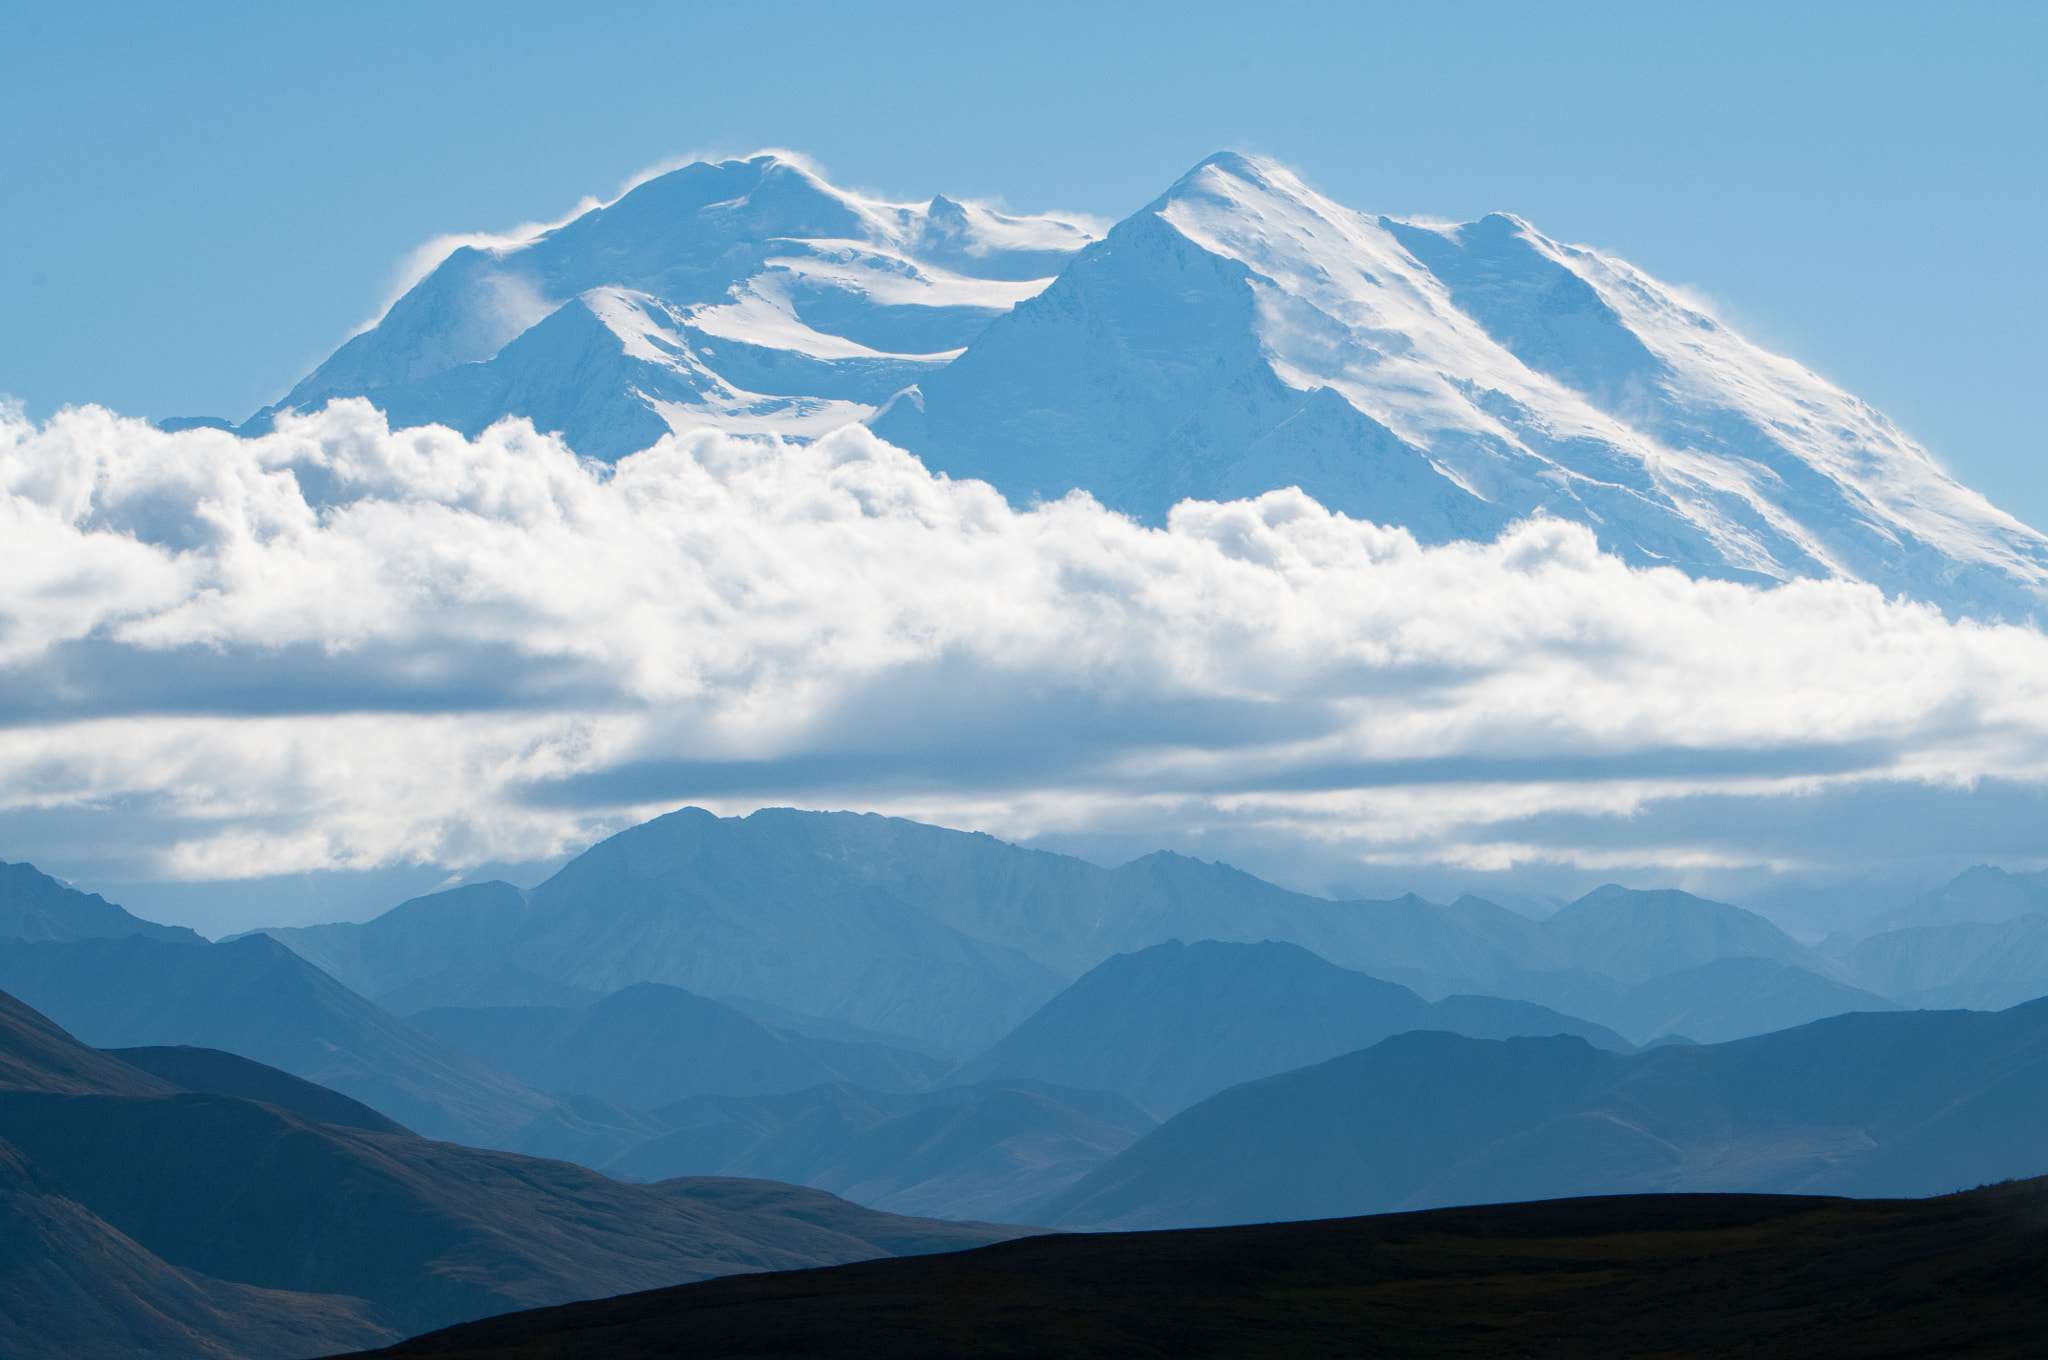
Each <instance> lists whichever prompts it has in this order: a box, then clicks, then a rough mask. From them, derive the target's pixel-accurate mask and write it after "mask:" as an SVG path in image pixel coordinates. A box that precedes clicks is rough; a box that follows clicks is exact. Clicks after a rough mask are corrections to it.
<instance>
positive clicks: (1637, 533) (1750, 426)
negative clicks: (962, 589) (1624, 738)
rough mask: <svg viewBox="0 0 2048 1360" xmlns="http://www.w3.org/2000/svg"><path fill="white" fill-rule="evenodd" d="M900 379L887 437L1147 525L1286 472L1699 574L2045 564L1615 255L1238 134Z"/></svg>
mask: <svg viewBox="0 0 2048 1360" xmlns="http://www.w3.org/2000/svg"><path fill="white" fill-rule="evenodd" d="M919 386H920V395H921V398H922V400H921V402H920V403H919V404H918V405H917V406H915V407H912V406H909V405H906V404H904V403H898V404H897V405H896V406H894V407H892V408H891V409H890V410H889V411H888V412H886V413H884V414H883V415H881V416H878V417H877V418H876V420H875V422H874V425H875V429H876V431H877V433H880V434H882V435H883V436H884V437H885V438H888V439H890V440H891V441H893V442H896V443H899V444H902V445H903V446H904V447H906V448H909V449H910V450H912V451H913V452H915V453H917V454H919V455H920V456H921V457H923V458H924V459H925V461H926V462H927V463H929V464H930V465H932V466H933V467H936V468H940V469H943V470H944V471H947V472H949V473H952V474H953V475H955V476H974V477H981V478H984V479H986V480H988V481H990V482H993V483H994V484H995V485H996V486H998V487H999V488H1001V489H1002V490H1003V491H1005V492H1006V493H1007V494H1008V495H1010V496H1011V497H1012V498H1013V499H1015V500H1020V501H1028V500H1030V499H1033V498H1037V497H1047V498H1051V497H1056V496H1058V495H1060V494H1062V493H1063V492H1065V491H1066V490H1067V489H1068V488H1069V487H1073V486H1082V487H1086V488H1087V489H1089V490H1090V491H1093V492H1094V493H1095V494H1096V495H1097V496H1098V497H1099V498H1101V499H1103V500H1104V501H1105V502H1106V503H1108V504H1110V505H1112V506H1115V507H1117V508H1120V509H1125V510H1128V511H1130V512H1132V513H1134V514H1138V515H1140V516H1142V517H1145V518H1148V519H1154V520H1156V519H1160V518H1163V517H1164V515H1165V512H1166V511H1167V509H1168V508H1169V507H1170V506H1171V505H1172V503H1173V502H1174V501H1175V500H1177V499H1179V498H1180V497H1183V496H1195V497H1199V498H1203V499H1218V498H1228V497H1235V496H1241V495H1246V494H1252V493H1256V492H1258V491H1263V490H1266V489H1270V488H1272V487H1275V486H1282V485H1288V484H1290V483H1292V484H1298V485H1300V486H1301V487H1302V489H1303V490H1305V491H1307V492H1308V493H1309V494H1311V495H1313V496H1315V497H1316V498H1317V499H1318V500H1320V501H1322V502H1323V503H1324V504H1326V505H1328V506H1330V507H1331V508H1333V509H1338V510H1342V511H1344V512H1346V513H1349V514H1353V515H1358V516H1362V517H1366V518H1371V519H1375V520H1379V521H1382V522H1396V523H1412V524H1413V526H1414V527H1415V529H1416V530H1417V532H1418V534H1419V536H1421V537H1422V538H1423V539H1424V540H1425V541H1428V540H1440V539H1443V538H1470V537H1485V536H1488V535H1489V534H1490V533H1491V530H1492V528H1493V527H1495V526H1497V525H1498V524H1499V523H1500V522H1501V521H1502V520H1503V519H1504V518H1510V517H1521V516H1526V515H1531V514H1548V515H1555V516H1559V517H1562V518H1566V519H1572V520H1577V521H1579V522H1581V523H1585V524H1588V525H1590V526H1592V527H1593V528H1594V530H1595V531H1596V533H1597V534H1598V535H1599V538H1600V541H1601V543H1602V546H1603V547H1605V548H1607V549H1608V550H1609V551H1613V552H1617V553H1619V554H1620V555H1621V556H1622V557H1624V558H1625V559H1627V560H1629V561H1631V562H1635V563H1638V564H1642V565H1673V566H1679V567H1682V568H1684V569H1685V570H1687V571H1688V572H1690V573H1692V574H1695V575H1707V576H1725V577H1732V578H1735V579H1743V580H1755V581H1774V580H1786V579H1791V578H1794V577H1801V576H1809V577H1816V576H1817V577H1826V576H1836V575H1841V576H1852V577H1857V578H1860V579H1864V580H1869V581H1873V582H1875V583H1877V584H1879V585H1881V586H1882V587H1884V588H1885V589H1886V590H1887V591H1899V590H1904V591H1907V592H1908V593H1914V594H1918V595H1920V596H1921V597H1922V598H1929V599H1934V600H1937V601H1939V602H1942V603H1944V604H1946V605H1949V606H1950V607H1955V608H1985V609H1991V610H1999V609H2004V610H2008V611H2013V612H2016V613H2018V614H2020V615H2024V614H2026V613H2029V612H2030V611H2031V610H2032V609H2033V608H2035V606H2036V604H2037V602H2038V600H2039V598H2040V593H2041V591H2042V588H2043V586H2044V584H2048V539H2044V538H2043V537H2042V536H2041V535H2039V534H2037V533H2035V532H2034V531H2032V530H2030V529H2028V528H2026V527H2025V526H2024V525H2022V524H2020V523H2019V522H2018V521H2017V520H2014V519H2013V518H2012V517H2011V516H2009V515H2005V514H2003V513H2001V512H2000V511H1998V510H1996V509H1994V508H1993V507H1992V506H1990V505H1989V504H1988V503H1987V502H1985V501H1984V500H1983V498H1982V497H1980V496H1977V495H1976V494H1974V493H1973V492H1970V491H1969V490H1967V489H1966V488H1964V487H1962V486H1960V485H1958V484H1957V483H1955V482H1954V481H1953V480H1951V479H1950V478H1948V477H1947V476H1946V475H1945V474H1944V473H1943V472H1941V470H1940V469H1939V468H1938V467H1937V466H1936V465H1935V463H1934V462H1933V460H1932V459H1931V458H1929V457H1928V455H1927V454H1926V453H1925V451H1923V450H1922V449H1920V448H1919V447H1918V446H1917V445H1915V444H1913V443H1912V441H1911V440H1909V439H1908V438H1907V437H1906V436H1905V435H1904V434H1902V433H1901V432H1900V431H1899V430H1898V429H1896V428H1895V427H1894V426H1892V425H1891V424H1890V423H1889V422H1888V421H1886V420H1885V419H1884V418H1883V417H1882V416H1880V415H1878V414H1877V413H1876V412H1874V411H1872V410H1870V409H1869V408H1868V407H1867V406H1865V405H1864V404H1863V403H1861V402H1859V401H1857V400H1855V399H1854V398H1852V397H1850V396H1848V395H1847V394H1846V393H1843V392H1841V391H1840V390H1839V389H1836V388H1834V387H1832V386H1830V385H1829V384H1827V383H1826V382H1824V381H1823V380H1822V379H1820V378H1818V377H1816V376H1815V375H1813V374H1812V373H1809V372H1807V371H1806V370H1804V369H1802V368H1800V367H1799V366H1798V365H1796V364H1794V363H1792V362H1790V361H1789V360H1785V359H1781V358H1778V357H1776V356H1773V355H1769V354H1766V353H1764V352H1763V351H1762V350H1759V349H1757V348H1756V347H1755V346H1753V345H1750V344H1749V343H1748V342H1747V341H1744V340H1743V339H1741V337H1739V336H1737V335H1735V334H1734V333H1733V332H1732V331H1730V330H1728V329H1727V328H1726V327H1725V326H1723V325H1722V324H1721V323H1719V322H1718V321H1716V320H1714V319H1713V318H1712V317H1710V316H1707V315H1706V314H1704V313H1703V312H1701V311H1700V310H1698V309H1697V308H1696V307H1694V306H1691V305H1689V304H1688V303H1687V302H1686V301H1685V300H1684V299H1682V298H1681V297H1680V296H1679V295H1678V294H1677V293H1676V292H1675V291H1673V290H1671V289H1668V288H1666V287H1664V286H1663V285H1661V284H1659V283H1657V282H1656V281H1655V280H1653V279H1650V278H1649V277H1648V276H1646V275H1644V274H1642V273H1641V272H1640V271H1637V270H1635V269H1632V268H1630V267H1629V266H1628V265H1626V264H1624V263H1622V262H1621V261H1618V260H1614V259H1611V258H1609V257H1606V256H1602V255H1600V254H1598V253H1596V252H1593V251H1589V250H1585V249H1581V248H1578V247H1572V246H1565V245H1560V244H1559V243H1557V242H1554V241H1550V240H1548V239H1547V238H1545V237H1543V236H1542V235H1540V234H1539V233H1537V232H1536V231H1535V230H1534V229H1533V228H1531V227H1530V226H1528V224H1526V223H1524V222H1522V221H1520V220H1519V219H1516V218H1513V217H1510V216H1506V215H1502V214H1494V215H1491V216H1489V217H1486V218H1483V219H1481V220H1480V221H1478V222H1472V223H1466V224H1464V225H1462V226H1455V227H1446V226H1439V225H1425V224H1421V223H1415V222H1401V221H1397V220H1395V219H1392V218H1387V217H1371V216H1368V215H1365V214H1362V213H1357V212H1353V211H1351V210H1349V209H1346V208H1344V207H1341V206H1339V205H1338V204H1335V203H1333V202H1331V201H1330V200H1328V199H1326V198H1324V197H1322V196H1321V195H1319V194H1316V193H1315V192H1313V191H1312V190H1310V189H1309V188H1307V187H1306V186H1305V185H1304V184H1302V183H1301V181H1300V180H1299V179H1297V178H1296V177H1295V176H1293V175H1292V174H1290V173H1289V172H1288V171H1286V170H1285V169H1283V168H1281V167H1280V166H1278V165H1275V164H1273V163H1272V162H1269V161H1264V160H1258V159H1255V158H1250V157H1245V156H1239V155H1234V154H1229V153H1225V154H1222V155H1218V156H1213V157H1211V158H1210V159H1209V160H1207V161H1205V162H1203V163H1202V164H1201V165H1199V166H1197V167H1196V168H1195V169H1194V170H1192V171H1190V172H1189V173H1188V174H1187V175H1186V176H1184V177H1183V178H1182V179H1181V180H1180V181H1179V182H1178V183H1176V184H1175V185H1174V186H1173V187H1172V188H1171V189H1169V190H1168V191H1167V192H1166V194H1164V195H1163V196H1162V197H1160V198H1159V199H1157V200H1155V201H1154V202H1153V203H1151V204H1149V205H1148V206H1147V207H1145V208H1144V209H1142V210H1141V211H1140V212H1138V213H1136V214H1134V215H1133V216H1132V217H1130V218H1127V219H1126V220H1124V221H1123V222H1120V223H1118V224H1117V226H1116V227H1115V228H1113V229H1112V230H1111V231H1110V233H1109V234H1108V236H1107V237H1105V238H1104V239H1103V240H1102V241H1100V242H1097V243H1095V244H1094V245H1091V246H1089V247H1088V248H1087V249H1085V250H1084V251H1082V252H1081V254H1080V255H1079V256H1077V257H1076V259H1075V261H1074V263H1073V264H1072V265H1070V266H1069V267H1068V268H1067V270H1066V271H1065V272H1064V273H1063V274H1062V275H1061V276H1060V278H1059V279H1058V280H1056V281H1055V282H1054V284H1053V285H1052V286H1051V287H1049V288H1047V289H1046V290H1045V291H1044V292H1043V293H1041V294H1039V295H1038V296H1036V297H1034V298H1032V299H1030V300H1028V301H1026V302H1023V303H1020V304H1019V305H1018V306H1017V308H1016V309H1015V310H1014V311H1013V312H1011V313H1009V314H1008V315H1006V316H1004V317H1001V318H999V319H997V320H996V321H994V322H992V323H991V324H990V326H989V328H988V330H987V331H986V332H984V333H983V334H982V335H981V336H980V337H979V338H978V339H977V340H976V341H975V342H974V343H973V344H971V345H970V346H969V347H968V349H967V351H966V352H965V353H964V354H963V355H961V357H960V358H959V359H957V360H955V361H954V362H953V363H952V364H949V365H948V366H947V367H946V368H944V369H943V370H941V371H940V372H938V373H936V374H934V375H932V376H931V377H930V378H929V379H927V380H925V381H923V382H921V383H920V384H919ZM1340 417H1341V419H1340ZM1304 420H1313V421H1314V422H1316V423H1317V424H1319V425H1320V426H1321V428H1322V432H1321V433H1318V434H1314V435H1304V436H1298V437H1295V438H1294V439H1293V440H1292V442H1291V443H1290V445H1289V452H1288V454H1287V456H1285V457H1276V456H1275V455H1274V452H1273V450H1272V448H1271V441H1273V440H1275V439H1277V438H1280V437H1281V433H1282V431H1283V430H1284V429H1285V428H1286V427H1287V426H1289V424H1290V423H1299V422H1302V421H1304Z"/></svg>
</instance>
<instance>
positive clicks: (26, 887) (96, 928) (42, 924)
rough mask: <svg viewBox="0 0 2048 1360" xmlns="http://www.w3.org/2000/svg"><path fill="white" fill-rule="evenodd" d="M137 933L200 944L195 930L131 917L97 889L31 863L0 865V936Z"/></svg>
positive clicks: (39, 937)
mask: <svg viewBox="0 0 2048 1360" xmlns="http://www.w3.org/2000/svg"><path fill="white" fill-rule="evenodd" d="M129 935H141V936H144V937H145V938H148V939H152V940H174V941H178V942H180V943H183V944H199V943H201V940H200V937H199V935H198V934H197V932H195V931H191V930H187V929H186V928H185V927H184V926H160V925H158V924H157V923H156V922H154V921H145V920H143V919H142V918H141V917H139V916H131V915H129V914H128V912H126V911H125V910H123V909H122V908H120V907H117V906H115V905H114V904H113V903H111V902H109V901H107V900H106V899H104V898H102V897H101V896H100V895H99V894H98V893H82V892H79V891H78V890H77V889H75V888H67V887H65V886H64V885H63V884H62V883H59V882H58V881H57V880H56V879H54V878H51V877H50V876H49V875H48V874H45V873H41V872H38V871H37V869H36V867H35V866H34V865H33V864H0V940H8V939H12V940H96V939H122V938H124V937H126V936H129Z"/></svg>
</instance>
